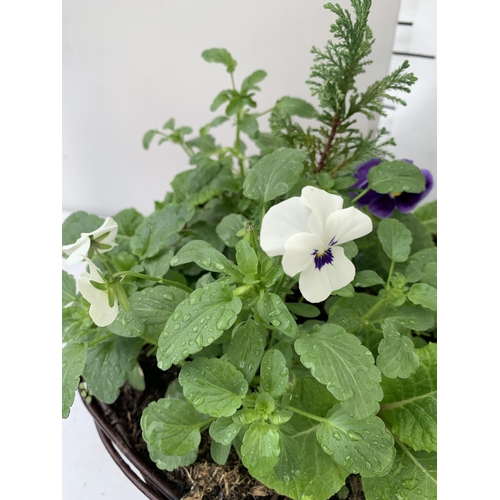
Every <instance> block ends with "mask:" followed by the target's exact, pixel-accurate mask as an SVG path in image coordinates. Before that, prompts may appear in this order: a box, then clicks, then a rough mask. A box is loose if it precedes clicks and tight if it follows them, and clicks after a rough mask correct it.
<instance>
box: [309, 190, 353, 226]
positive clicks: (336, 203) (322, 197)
mask: <svg viewBox="0 0 500 500" xmlns="http://www.w3.org/2000/svg"><path fill="white" fill-rule="evenodd" d="M300 199H301V200H302V203H303V204H304V205H305V206H306V207H308V208H310V209H311V210H312V212H313V213H315V214H316V215H317V216H318V217H319V220H320V222H321V225H324V224H325V222H326V219H327V218H328V216H329V215H330V214H331V213H332V212H337V211H338V210H341V209H342V205H343V203H344V200H343V198H342V196H339V195H337V194H330V193H327V192H326V191H323V190H322V189H318V188H316V187H314V186H306V187H304V188H302V195H301V197H300ZM310 231H311V232H312V230H311V229H310Z"/></svg>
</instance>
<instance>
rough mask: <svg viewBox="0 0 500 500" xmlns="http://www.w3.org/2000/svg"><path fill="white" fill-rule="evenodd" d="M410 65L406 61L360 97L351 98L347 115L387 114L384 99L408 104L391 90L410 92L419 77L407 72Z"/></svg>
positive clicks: (370, 117) (371, 117) (372, 115)
mask: <svg viewBox="0 0 500 500" xmlns="http://www.w3.org/2000/svg"><path fill="white" fill-rule="evenodd" d="M409 67H410V64H409V63H408V61H404V62H403V64H402V65H401V66H400V67H399V68H397V69H395V70H394V71H393V72H392V73H390V74H389V75H387V76H385V77H384V78H382V79H381V80H379V81H377V82H375V83H373V84H372V85H370V86H369V87H368V88H367V89H366V91H365V92H364V93H363V94H361V95H360V96H359V99H357V98H358V95H357V94H355V95H353V96H352V97H351V99H350V106H349V111H348V113H347V115H346V116H347V117H349V116H352V115H354V114H355V113H362V114H364V115H366V116H367V117H368V118H369V119H374V118H375V116H376V115H377V114H378V115H382V116H386V112H385V111H384V109H383V105H382V103H383V99H387V100H389V101H391V102H395V103H397V104H401V105H403V106H406V102H405V101H404V100H403V99H401V98H400V97H397V96H394V95H392V94H390V92H392V91H400V92H406V93H409V92H410V87H411V85H413V84H414V83H415V82H416V81H417V78H416V77H415V75H414V74H413V73H407V72H406V71H405V70H406V69H408V68H409Z"/></svg>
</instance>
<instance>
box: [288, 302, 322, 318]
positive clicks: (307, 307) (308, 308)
mask: <svg viewBox="0 0 500 500" xmlns="http://www.w3.org/2000/svg"><path fill="white" fill-rule="evenodd" d="M286 306H287V307H288V310H289V311H290V312H291V313H293V314H295V315H297V316H300V317H301V318H316V317H317V316H319V315H320V314H321V311H320V310H319V309H318V308H317V307H316V306H313V305H312V304H304V303H298V302H287V303H286Z"/></svg>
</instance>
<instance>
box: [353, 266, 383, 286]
mask: <svg viewBox="0 0 500 500" xmlns="http://www.w3.org/2000/svg"><path fill="white" fill-rule="evenodd" d="M352 284H353V285H354V286H359V287H363V288H366V287H370V286H374V285H384V284H385V281H384V280H383V279H382V278H381V277H380V276H379V275H378V274H377V273H376V272H375V271H370V270H365V271H358V272H357V273H356V276H355V277H354V281H353V282H352Z"/></svg>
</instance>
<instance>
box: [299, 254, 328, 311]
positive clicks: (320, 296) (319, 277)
mask: <svg viewBox="0 0 500 500" xmlns="http://www.w3.org/2000/svg"><path fill="white" fill-rule="evenodd" d="M326 267H327V266H325V267H323V268H322V269H321V270H319V269H316V268H315V267H314V263H312V262H311V263H310V264H309V265H308V266H307V267H306V268H305V269H304V270H303V271H302V273H301V275H300V278H299V289H300V293H301V294H302V295H303V296H304V298H305V299H306V300H307V301H308V302H311V303H317V302H323V300H326V299H327V298H328V297H329V296H330V294H331V293H332V289H331V283H330V280H329V278H328V273H327V272H326V271H325V268H326ZM328 267H330V266H328Z"/></svg>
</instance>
